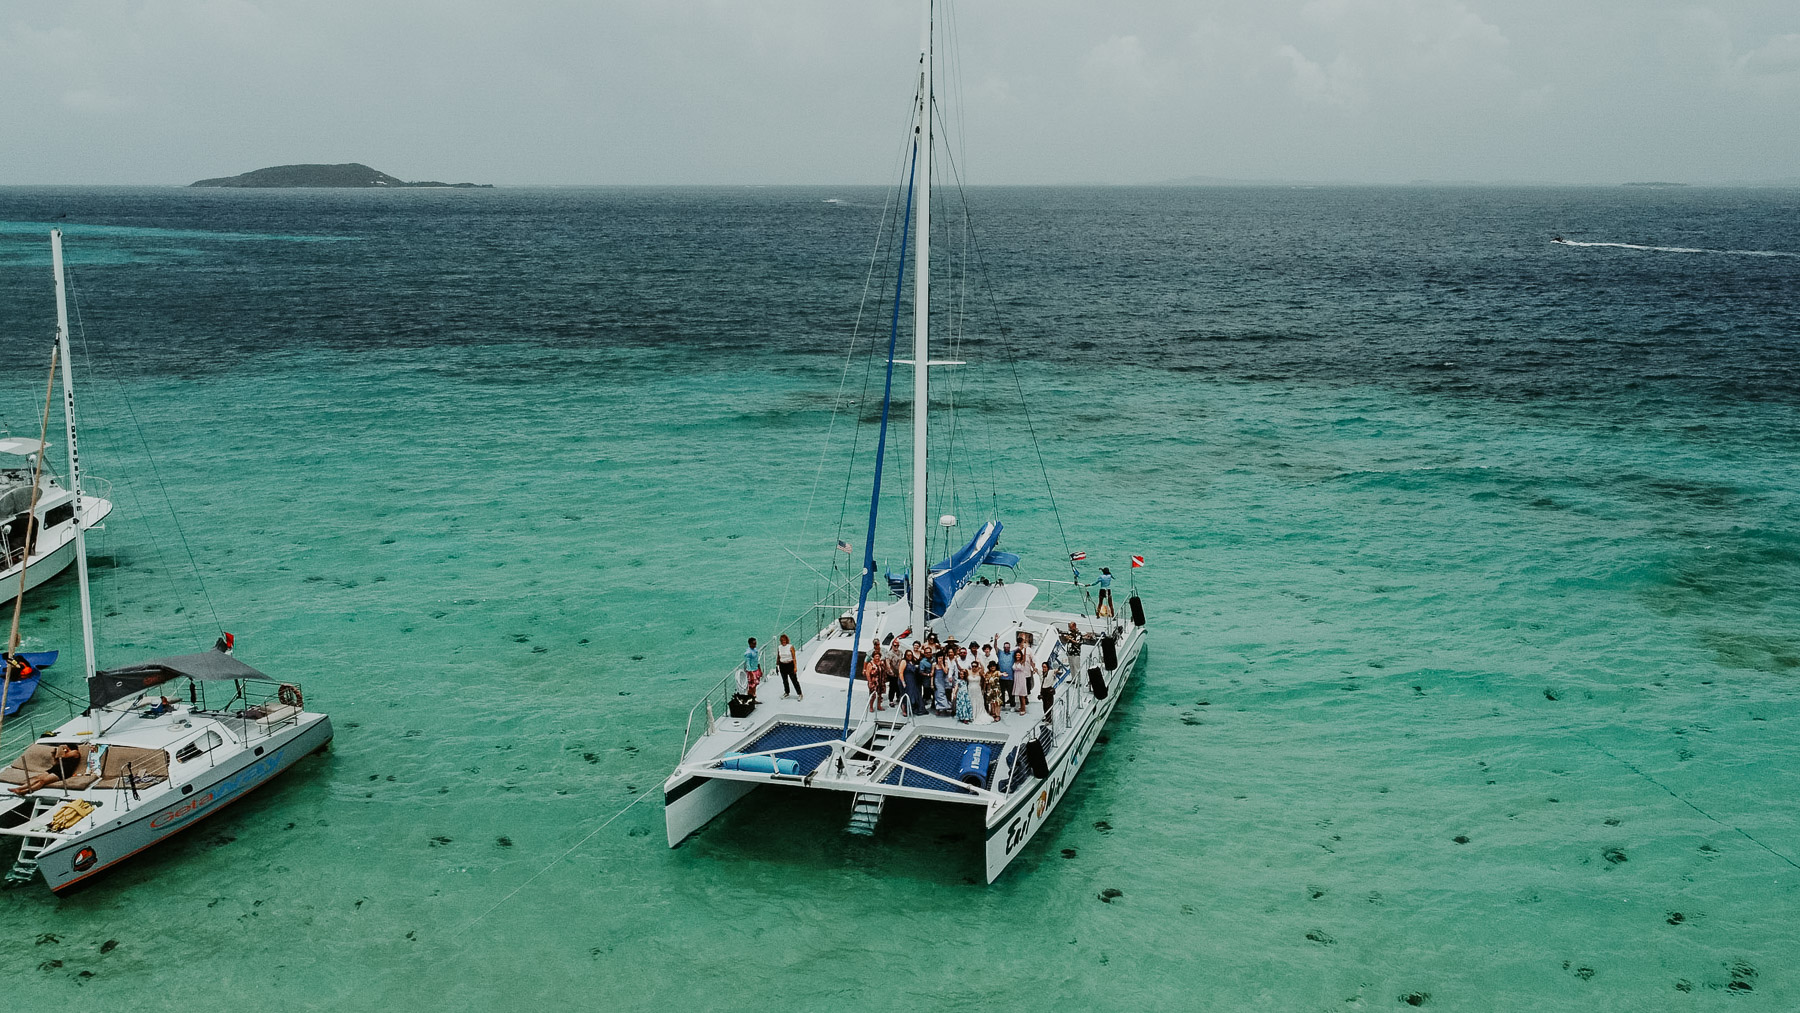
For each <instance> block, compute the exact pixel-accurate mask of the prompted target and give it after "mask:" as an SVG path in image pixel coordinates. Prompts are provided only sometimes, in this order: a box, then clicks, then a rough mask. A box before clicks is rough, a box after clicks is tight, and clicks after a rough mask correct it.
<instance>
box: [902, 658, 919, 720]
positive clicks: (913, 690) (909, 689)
mask: <svg viewBox="0 0 1800 1013" xmlns="http://www.w3.org/2000/svg"><path fill="white" fill-rule="evenodd" d="M900 684H901V688H902V689H903V690H904V691H905V693H906V713H908V714H917V713H919V650H918V648H916V647H914V648H910V649H908V650H907V652H906V667H905V668H903V669H901V670H900Z"/></svg>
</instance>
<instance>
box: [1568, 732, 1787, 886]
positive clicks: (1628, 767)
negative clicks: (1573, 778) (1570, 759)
mask: <svg viewBox="0 0 1800 1013" xmlns="http://www.w3.org/2000/svg"><path fill="white" fill-rule="evenodd" d="M1575 737H1576V738H1578V739H1580V740H1581V741H1582V742H1583V743H1585V744H1586V745H1587V746H1588V747H1589V748H1591V749H1594V750H1596V751H1597V752H1599V753H1600V754H1601V755H1603V756H1605V757H1606V758H1607V759H1609V760H1612V761H1613V762H1614V763H1617V764H1619V765H1621V766H1623V767H1624V768H1625V769H1626V770H1629V771H1631V772H1632V773H1633V774H1636V775H1637V776H1639V777H1641V778H1643V779H1644V780H1646V781H1649V782H1650V783H1651V784H1654V785H1656V786H1657V787H1658V788H1661V789H1662V790H1663V791H1665V792H1668V793H1669V797H1670V798H1672V799H1674V800H1675V801H1677V802H1680V803H1681V804H1682V805H1684V806H1687V807H1688V808H1689V809H1692V810H1694V811H1695V812H1697V813H1699V814H1700V815H1702V816H1704V817H1706V818H1707V819H1709V820H1712V821H1713V822H1714V823H1717V824H1718V825H1719V826H1722V827H1724V828H1725V829H1727V830H1735V831H1737V832H1738V833H1739V834H1741V835H1742V836H1743V838H1744V840H1746V841H1749V842H1750V843H1751V844H1754V845H1756V846H1757V847H1759V848H1761V849H1763V850H1764V851H1767V852H1768V853H1769V854H1771V855H1774V856H1775V857H1776V858H1779V859H1781V860H1782V861H1784V862H1786V863H1787V864H1789V865H1792V866H1793V867H1794V868H1796V869H1800V863H1795V861H1794V860H1793V859H1791V858H1789V857H1788V856H1786V855H1784V854H1782V853H1781V852H1779V851H1776V850H1775V849H1774V848H1771V847H1769V846H1768V845H1767V844H1764V843H1763V842H1761V841H1759V840H1757V839H1756V838H1754V837H1752V836H1750V832H1749V831H1747V830H1745V829H1744V828H1743V827H1739V826H1733V825H1731V824H1730V823H1727V822H1725V821H1724V820H1722V819H1720V818H1718V817H1717V816H1714V815H1713V814H1712V813H1709V812H1707V811H1706V810H1705V809H1702V808H1700V807H1699V806H1697V805H1695V804H1694V803H1692V802H1690V801H1688V800H1687V799H1685V798H1683V797H1681V796H1680V795H1678V794H1676V792H1675V789H1673V788H1671V787H1669V786H1668V785H1666V784H1664V783H1662V782H1661V781H1658V780H1657V779H1656V778H1654V777H1651V776H1650V775H1649V774H1646V773H1644V772H1643V771H1642V770H1639V769H1638V766H1637V764H1635V763H1632V762H1631V761H1630V760H1625V759H1621V758H1620V757H1617V756H1614V755H1613V754H1612V753H1611V752H1610V751H1609V750H1607V749H1606V747H1604V746H1601V745H1599V744H1597V743H1595V742H1592V741H1590V740H1589V739H1588V737H1587V736H1585V735H1576V736H1575Z"/></svg>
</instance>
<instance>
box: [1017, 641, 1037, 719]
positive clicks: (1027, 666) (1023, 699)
mask: <svg viewBox="0 0 1800 1013" xmlns="http://www.w3.org/2000/svg"><path fill="white" fill-rule="evenodd" d="M1033 668H1034V666H1033V665H1032V663H1031V655H1030V654H1029V653H1027V652H1025V651H1020V652H1019V653H1017V654H1015V655H1013V695H1014V696H1015V697H1017V698H1018V702H1019V713H1020V714H1023V713H1025V708H1026V706H1027V704H1028V703H1029V702H1030V700H1031V681H1032V676H1033V675H1035V674H1036V673H1035V672H1034V671H1033Z"/></svg>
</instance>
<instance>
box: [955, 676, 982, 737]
mask: <svg viewBox="0 0 1800 1013" xmlns="http://www.w3.org/2000/svg"><path fill="white" fill-rule="evenodd" d="M953 685H954V686H955V689H956V720H958V721H961V722H962V723H963V724H965V725H966V724H968V723H970V722H971V721H974V720H975V695H976V694H977V693H979V692H981V677H980V676H978V675H976V674H975V671H974V669H973V668H972V667H970V668H964V667H962V666H961V665H958V666H957V668H956V682H955V683H954V684H953Z"/></svg>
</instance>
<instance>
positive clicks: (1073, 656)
mask: <svg viewBox="0 0 1800 1013" xmlns="http://www.w3.org/2000/svg"><path fill="white" fill-rule="evenodd" d="M924 22H925V23H924V30H923V33H922V34H923V39H922V43H921V46H920V56H919V76H918V92H917V95H916V98H915V105H914V116H913V121H912V124H911V128H910V134H911V142H910V147H911V152H912V158H911V163H910V168H909V169H908V170H907V171H908V182H907V186H906V200H907V203H908V205H909V208H908V212H909V219H908V218H903V221H907V225H906V229H907V231H910V233H911V238H912V240H913V243H914V245H915V248H916V254H915V258H916V263H915V266H914V270H913V306H912V310H913V314H912V329H913V349H912V358H911V359H910V360H903V359H897V358H895V351H896V345H897V341H898V330H899V328H898V321H899V314H900V305H899V300H900V293H901V286H903V281H902V279H903V277H904V274H905V270H906V266H905V261H906V256H907V249H906V248H907V231H903V232H902V236H901V239H900V243H899V247H900V258H899V259H900V267H899V273H898V275H897V276H896V277H895V281H894V284H895V286H896V292H895V308H894V326H893V328H892V332H891V334H890V338H889V343H888V353H887V362H886V369H887V374H886V377H887V379H886V388H885V393H884V395H883V400H882V415H881V434H880V438H879V441H878V442H877V450H876V454H875V458H876V461H875V474H874V479H873V483H872V490H871V493H870V510H869V523H868V528H867V531H866V537H865V542H864V549H863V558H862V572H861V575H860V587H859V589H858V590H857V593H856V601H855V604H854V606H847V607H845V608H843V609H842V610H841V611H837V612H835V613H833V612H829V611H828V612H825V613H824V616H825V618H826V622H825V623H824V624H823V626H822V628H819V629H818V630H817V631H816V632H815V633H813V634H812V635H811V636H809V637H807V638H806V639H805V640H804V642H802V643H798V644H793V645H792V647H793V657H792V659H791V664H792V666H793V667H794V668H795V669H796V675H797V678H798V682H799V688H800V691H799V692H798V693H797V694H796V695H795V696H794V697H786V696H784V697H783V698H782V699H780V700H768V701H766V702H765V701H764V700H763V699H761V697H762V696H772V695H773V690H772V688H768V689H764V690H762V691H761V692H760V693H759V692H758V691H757V689H756V687H755V685H754V680H753V679H749V678H747V676H748V675H749V674H750V673H751V672H756V671H761V670H762V669H763V667H764V666H763V664H762V661H763V655H765V654H769V653H772V652H769V651H768V648H767V647H766V646H765V647H764V648H763V649H762V650H761V651H758V650H756V649H755V648H754V647H753V648H752V650H751V651H750V652H747V656H746V660H745V665H744V666H743V667H742V668H740V669H739V670H738V671H737V672H735V673H733V674H731V675H727V676H725V677H724V678H722V679H721V680H720V681H719V683H718V684H717V685H715V686H714V687H713V688H712V689H711V690H710V691H708V693H707V694H706V695H705V697H703V698H702V699H701V700H700V701H699V702H698V703H696V704H694V706H693V708H692V709H691V710H689V712H688V719H687V730H686V733H685V735H684V738H683V742H682V755H681V760H680V762H679V763H678V764H677V765H676V767H675V769H674V771H673V772H671V773H670V775H669V776H668V778H667V780H666V781H665V782H664V784H663V805H664V809H663V812H664V821H665V824H666V828H667V831H668V841H669V846H670V847H676V846H678V845H679V844H680V843H681V842H682V841H683V840H685V839H686V838H687V837H689V836H690V835H692V834H693V833H695V832H696V831H698V830H700V829H701V828H702V827H703V826H705V825H706V824H707V823H708V822H709V821H711V820H712V819H713V818H714V817H715V816H717V815H719V814H720V813H721V812H723V811H725V810H726V809H727V808H729V807H730V806H732V805H733V804H735V803H737V802H738V801H739V800H741V799H743V798H744V797H745V796H747V795H749V794H750V793H751V792H752V791H754V790H755V789H757V788H760V787H765V786H786V787H792V788H797V789H804V790H810V791H823V792H836V793H839V796H840V797H842V798H845V799H848V800H849V802H850V805H849V809H850V813H849V817H848V822H847V826H846V830H848V831H850V832H853V833H862V834H871V835H872V834H874V833H875V832H876V830H877V828H878V827H879V824H880V819H881V814H882V812H883V810H884V808H885V806H886V805H887V803H888V801H889V800H891V799H896V798H900V799H909V800H916V801H920V802H926V803H933V804H939V805H946V806H952V807H961V808H962V810H963V811H965V812H966V813H968V815H969V818H971V819H973V818H979V820H980V823H981V826H982V829H983V837H982V839H983V840H984V854H983V860H984V865H985V869H986V875H987V880H988V882H990V883H991V882H993V881H994V880H995V879H996V878H998V877H999V876H1000V875H1001V873H1002V872H1004V871H1005V869H1006V867H1007V866H1008V865H1009V864H1010V863H1011V862H1012V861H1013V860H1014V859H1015V858H1017V857H1018V856H1019V854H1020V853H1021V852H1022V851H1023V850H1024V849H1025V848H1026V846H1027V845H1028V844H1029V843H1030V842H1031V840H1032V838H1033V837H1034V836H1035V835H1036V834H1037V833H1038V831H1039V830H1041V829H1042V828H1043V827H1044V825H1045V821H1046V820H1047V819H1048V818H1049V816H1050V814H1051V812H1052V811H1054V810H1055V808H1056V806H1057V804H1058V803H1059V802H1061V801H1062V799H1063V798H1064V797H1065V795H1066V793H1067V792H1068V789H1069V786H1070V784H1071V783H1072V782H1073V781H1074V779H1075V777H1076V775H1077V774H1078V773H1079V772H1080V770H1081V766H1082V763H1083V761H1085V760H1086V759H1087V756H1088V753H1089V751H1090V750H1091V749H1092V748H1093V746H1094V743H1095V741H1096V739H1097V737H1098V736H1099V734H1100V731H1101V729H1102V728H1103V727H1104V726H1105V724H1106V721H1107V719H1108V718H1109V717H1110V716H1111V714H1112V711H1113V708H1114V707H1116V706H1117V705H1118V702H1119V699H1120V695H1121V694H1120V691H1121V690H1122V689H1123V688H1124V686H1125V684H1126V682H1127V680H1128V679H1129V678H1130V677H1131V674H1132V672H1133V669H1134V668H1135V666H1136V663H1137V661H1138V658H1139V655H1140V653H1141V652H1142V651H1143V649H1144V643H1145V632H1144V628H1145V623H1144V609H1143V602H1142V600H1141V598H1139V597H1138V596H1137V595H1136V594H1133V595H1132V596H1131V597H1130V599H1129V605H1130V607H1129V610H1128V614H1127V615H1126V616H1119V615H1116V614H1115V609H1114V608H1113V607H1112V602H1111V594H1110V590H1108V591H1107V592H1105V593H1103V594H1102V595H1101V596H1100V599H1099V602H1098V603H1097V604H1095V605H1094V606H1093V608H1092V609H1088V608H1086V607H1083V608H1082V609H1080V610H1079V611H1057V610H1051V609H1043V608H1037V607H1034V603H1035V600H1036V598H1037V596H1038V594H1039V591H1040V586H1039V584H1034V583H1032V582H1028V581H1024V580H1020V579H1017V571H1018V567H1019V564H1020V557H1019V555H1018V554H1015V553H1011V552H1006V551H1002V550H1001V549H1000V547H999V543H1000V536H1001V532H1002V528H1003V525H1002V524H1001V522H1000V520H999V519H998V518H997V517H996V518H993V519H989V520H987V521H986V522H984V523H983V524H981V526H980V527H979V529H978V530H977V531H976V532H975V534H974V536H973V537H972V538H970V539H969V540H968V542H967V543H966V544H964V545H962V546H961V547H960V548H958V549H957V550H956V551H954V552H951V553H949V555H948V556H947V557H946V558H944V559H943V560H942V561H941V562H939V563H938V564H937V565H936V566H932V567H927V565H926V563H927V559H928V544H927V537H928V535H929V534H930V529H929V527H928V525H927V521H928V519H929V517H930V511H929V502H930V501H929V499H928V495H927V493H928V486H927V481H926V480H927V477H928V475H929V473H930V469H931V461H930V454H929V435H930V429H929V416H930V375H931V374H930V370H931V369H932V368H933V367H936V366H953V365H961V364H962V363H960V362H957V361H954V360H944V361H934V360H933V359H932V358H931V342H930V333H929V325H930V319H931V314H930V308H931V246H930V242H931V221H932V218H931V173H932V153H933V151H932V149H933V133H934V131H933V113H934V110H935V106H934V103H933V52H932V46H933V35H934V31H933V2H932V0H924ZM896 365H910V366H911V367H912V395H913V397H912V403H913V420H912V421H913V432H912V469H911V470H912V474H911V478H912V494H911V504H910V505H911V514H912V517H911V520H912V532H911V534H912V537H911V553H910V556H911V566H910V568H909V569H908V570H907V572H906V574H905V575H904V576H901V577H893V576H891V575H890V577H889V579H888V585H889V587H888V588H887V590H888V592H889V593H888V594H883V595H880V596H877V598H876V600H871V591H872V590H873V588H874V586H875V583H876V573H877V565H876V559H875V527H876V520H877V515H878V512H879V506H880V503H881V476H882V468H883V457H884V455H885V451H886V446H887V438H888V417H889V409H890V407H891V405H892V401H893V379H894V367H895V366H896ZM939 524H940V525H941V526H942V527H943V528H944V529H945V530H946V531H948V530H949V529H951V528H952V527H954V526H955V524H956V518H955V517H954V516H953V515H949V514H945V515H943V516H942V517H941V518H940V520H939ZM837 548H839V549H841V550H843V551H846V552H848V551H851V547H850V545H849V544H848V543H846V542H840V543H839V544H838V546H837ZM1065 549H1066V546H1065ZM1084 557H1085V554H1084V553H1071V554H1070V558H1071V559H1072V560H1073V559H1076V558H1084ZM1134 565H1135V560H1134ZM1075 578H1076V580H1075V581H1072V582H1069V583H1078V582H1079V571H1076V573H1075ZM1040 583H1044V582H1040ZM1058 583H1062V582H1058ZM1109 583H1110V578H1107V580H1106V581H1105V582H1104V583H1103V584H1102V586H1109ZM890 598H891V600H890ZM1084 602H1085V596H1084ZM982 645H989V646H998V647H1001V648H1006V647H1011V648H1012V649H1013V650H1014V651H1015V652H1016V655H1018V656H1023V657H1024V658H1025V659H1027V660H1026V661H1025V663H1024V664H1023V665H1022V666H1021V670H1023V671H1029V672H1036V673H1038V674H1037V675H1036V676H1035V678H1036V680H1037V683H1036V684H1035V685H1033V686H1032V691H1031V694H1030V695H1027V696H1026V702H1025V705H1024V707H1023V708H1015V707H1013V706H1010V705H1009V706H1006V707H1004V708H1002V709H1001V710H1000V713H999V715H998V716H997V717H990V716H989V715H988V714H985V713H983V711H985V710H987V708H985V707H984V706H983V704H984V702H985V701H984V700H983V699H982V698H981V697H979V696H977V697H976V698H975V699H974V700H973V705H972V706H968V707H966V708H965V709H963V710H962V711H961V714H958V713H956V712H951V713H945V711H944V708H941V707H940V706H938V705H937V704H938V703H939V700H937V699H934V700H933V701H932V705H931V706H919V705H918V704H920V703H921V702H922V701H921V700H919V699H918V698H917V697H915V696H914V695H913V694H908V695H907V696H906V698H904V699H903V700H902V701H901V702H900V705H899V706H897V707H891V708H890V707H888V706H887V705H886V703H885V702H884V701H883V699H882V698H883V697H884V696H885V695H888V694H887V692H886V691H885V690H884V689H882V688H874V689H873V690H872V688H871V685H870V683H869V681H868V680H865V679H864V677H863V675H864V672H865V666H866V665H867V659H868V658H869V656H870V655H871V654H872V653H874V652H876V651H882V652H884V656H885V657H890V658H891V657H893V656H894V654H895V653H896V652H904V651H906V650H908V649H909V648H910V649H914V650H924V651H930V652H933V653H936V654H938V655H939V656H940V657H943V656H945V655H946V654H948V653H950V652H953V651H956V650H957V649H959V648H963V649H966V648H968V647H974V648H975V649H976V656H977V657H982V651H981V646H982ZM776 660H777V661H778V663H779V664H784V665H785V664H788V663H790V659H789V658H787V657H786V656H785V650H784V653H783V656H778V657H777V659H776ZM747 683H748V684H749V685H746V684H747ZM968 686H969V689H968V692H970V694H971V695H974V694H979V693H980V692H981V690H980V689H979V687H980V683H979V681H972V682H971V683H969V684H968ZM1015 689H1016V687H1015ZM734 691H735V692H734ZM1022 695H1023V694H1022ZM932 696H933V697H937V692H936V687H935V686H934V687H933V688H932ZM1033 697H1035V698H1033ZM965 699H966V698H965ZM963 715H972V716H973V717H974V718H975V719H974V720H964V718H963ZM983 718H985V719H986V720H982V719H983Z"/></svg>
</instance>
